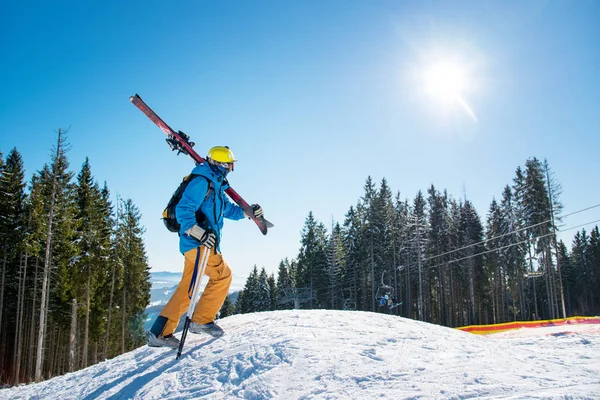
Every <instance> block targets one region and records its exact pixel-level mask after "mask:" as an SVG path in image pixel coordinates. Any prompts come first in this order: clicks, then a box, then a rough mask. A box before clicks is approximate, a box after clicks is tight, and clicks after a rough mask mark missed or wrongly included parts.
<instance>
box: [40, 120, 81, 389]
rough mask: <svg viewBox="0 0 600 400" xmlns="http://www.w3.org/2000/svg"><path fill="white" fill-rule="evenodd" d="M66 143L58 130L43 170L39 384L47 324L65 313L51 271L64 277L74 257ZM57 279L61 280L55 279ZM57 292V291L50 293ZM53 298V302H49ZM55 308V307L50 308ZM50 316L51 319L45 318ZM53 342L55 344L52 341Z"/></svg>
mask: <svg viewBox="0 0 600 400" xmlns="http://www.w3.org/2000/svg"><path fill="white" fill-rule="evenodd" d="M67 151H68V144H67V138H66V132H65V131H63V130H61V129H59V130H58V140H57V145H56V146H55V147H54V149H53V154H52V163H51V166H49V167H48V166H46V167H44V169H43V170H42V173H41V179H42V181H43V182H44V183H43V187H44V198H45V199H47V203H46V205H45V208H46V210H47V214H46V215H47V216H48V221H47V225H46V226H47V232H46V243H45V254H44V266H43V269H42V271H43V272H42V283H41V287H40V296H41V297H40V310H39V330H38V340H37V354H36V364H35V380H36V382H39V381H40V380H41V379H42V374H43V372H44V370H43V367H44V365H43V364H44V361H45V359H46V357H47V354H45V352H44V350H45V347H46V340H47V333H48V332H49V330H48V322H49V320H50V321H53V320H54V319H57V320H58V321H60V319H61V318H63V316H64V315H66V314H68V312H65V310H63V309H61V307H60V304H57V303H58V302H57V301H56V300H57V299H58V298H59V296H58V295H57V293H56V290H60V286H58V285H57V286H53V285H51V278H52V276H53V274H51V272H53V271H51V269H55V270H57V274H58V275H59V276H64V275H65V270H66V269H67V268H68V266H69V265H70V262H71V260H72V258H73V256H74V253H75V249H74V247H73V238H74V229H73V228H74V226H73V220H74V218H73V215H74V202H73V185H72V183H71V179H72V176H73V175H72V173H71V172H69V170H68V169H69V161H68V159H67V156H66V153H67ZM58 279H60V278H58ZM53 289H56V290H53ZM51 292H52V294H53V296H52V303H51V302H50V300H51V296H50V294H51ZM51 305H54V306H55V307H51ZM49 316H50V317H51V318H50V319H49V318H48V317H49ZM54 343H58V341H55V342H54ZM52 367H53V366H52V363H50V365H49V366H48V367H47V371H46V372H47V373H48V374H49V375H52V374H53V372H54V371H53V368H52Z"/></svg>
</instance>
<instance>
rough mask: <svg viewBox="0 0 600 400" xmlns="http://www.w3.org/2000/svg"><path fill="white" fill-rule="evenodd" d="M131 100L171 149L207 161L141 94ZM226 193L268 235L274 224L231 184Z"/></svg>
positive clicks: (198, 162) (199, 160)
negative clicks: (157, 129)
mask: <svg viewBox="0 0 600 400" xmlns="http://www.w3.org/2000/svg"><path fill="white" fill-rule="evenodd" d="M129 101H131V102H132V103H133V105H134V106H136V107H137V108H139V109H140V111H141V112H143V113H144V114H146V116H147V117H148V118H150V120H151V121H152V122H154V123H155V124H156V126H158V127H159V128H160V130H161V131H163V132H164V133H165V135H167V139H166V140H167V143H168V144H169V147H171V150H173V151H177V154H179V153H183V154H185V155H188V156H190V158H191V159H192V160H194V162H195V163H196V164H203V163H205V162H206V160H205V159H204V158H203V157H202V156H200V155H199V154H198V153H196V150H194V144H195V143H194V142H190V137H189V136H188V135H187V134H185V133H183V132H181V131H178V132H175V131H174V130H173V129H171V127H170V126H169V125H167V124H166V123H165V121H163V120H162V119H161V118H160V117H159V116H158V115H157V114H156V113H155V112H154V111H153V110H152V109H151V108H150V107H149V106H148V105H147V104H146V103H145V102H144V100H142V98H141V97H140V96H139V95H137V94H136V95H135V96H131V97H130V98H129ZM225 193H227V195H228V196H229V197H230V198H231V200H233V201H234V202H235V203H236V204H237V205H238V206H240V207H241V208H242V209H243V210H244V213H245V214H246V215H248V216H249V217H250V219H252V221H254V223H256V225H257V226H258V229H260V231H261V232H262V234H263V235H266V234H267V231H268V230H269V228H272V227H273V224H272V223H270V222H269V221H267V220H266V219H264V217H262V216H260V217H255V216H254V211H253V210H252V207H251V206H250V205H249V204H248V203H247V202H246V201H245V200H244V199H243V198H242V196H240V195H239V194H238V193H237V192H236V191H235V190H233V188H232V187H231V186H230V187H229V188H227V189H226V190H225Z"/></svg>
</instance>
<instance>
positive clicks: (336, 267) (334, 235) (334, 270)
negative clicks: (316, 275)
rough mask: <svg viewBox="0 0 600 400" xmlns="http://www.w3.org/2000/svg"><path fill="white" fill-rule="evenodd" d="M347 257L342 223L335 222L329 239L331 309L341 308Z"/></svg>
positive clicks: (328, 262) (328, 263)
mask: <svg viewBox="0 0 600 400" xmlns="http://www.w3.org/2000/svg"><path fill="white" fill-rule="evenodd" d="M345 258H346V250H345V248H344V242H343V238H342V228H341V226H340V224H335V225H333V226H332V228H331V235H329V238H328V240H327V272H328V275H329V282H330V283H331V289H330V293H331V305H330V307H331V309H339V308H340V307H341V306H342V304H340V300H342V299H341V298H340V293H341V292H342V291H341V286H342V283H341V281H342V271H343V270H344V263H345Z"/></svg>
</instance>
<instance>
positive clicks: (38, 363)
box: [35, 178, 56, 382]
mask: <svg viewBox="0 0 600 400" xmlns="http://www.w3.org/2000/svg"><path fill="white" fill-rule="evenodd" d="M55 183H56V178H55V179H54V184H53V185H52V186H53V188H52V197H51V199H50V213H49V215H48V232H47V235H48V236H47V237H46V255H45V258H44V275H43V278H42V295H41V299H42V301H41V302H40V329H39V333H38V342H37V354H36V360H35V381H36V382H39V381H41V380H42V364H43V362H44V340H45V339H46V314H47V309H46V297H47V293H48V292H49V289H48V285H49V280H50V279H49V275H50V257H51V254H50V248H51V246H52V218H53V217H54V199H55V195H56V187H55V186H56V185H55Z"/></svg>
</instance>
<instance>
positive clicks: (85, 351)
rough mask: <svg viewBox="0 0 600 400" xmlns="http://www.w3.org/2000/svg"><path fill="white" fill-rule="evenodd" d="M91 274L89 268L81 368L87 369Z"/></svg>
mask: <svg viewBox="0 0 600 400" xmlns="http://www.w3.org/2000/svg"><path fill="white" fill-rule="evenodd" d="M91 280H92V277H91V274H90V271H89V267H88V274H87V283H86V285H85V291H86V300H85V301H86V305H85V326H84V327H83V352H82V355H81V368H85V367H87V363H88V345H89V335H90V286H91Z"/></svg>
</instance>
